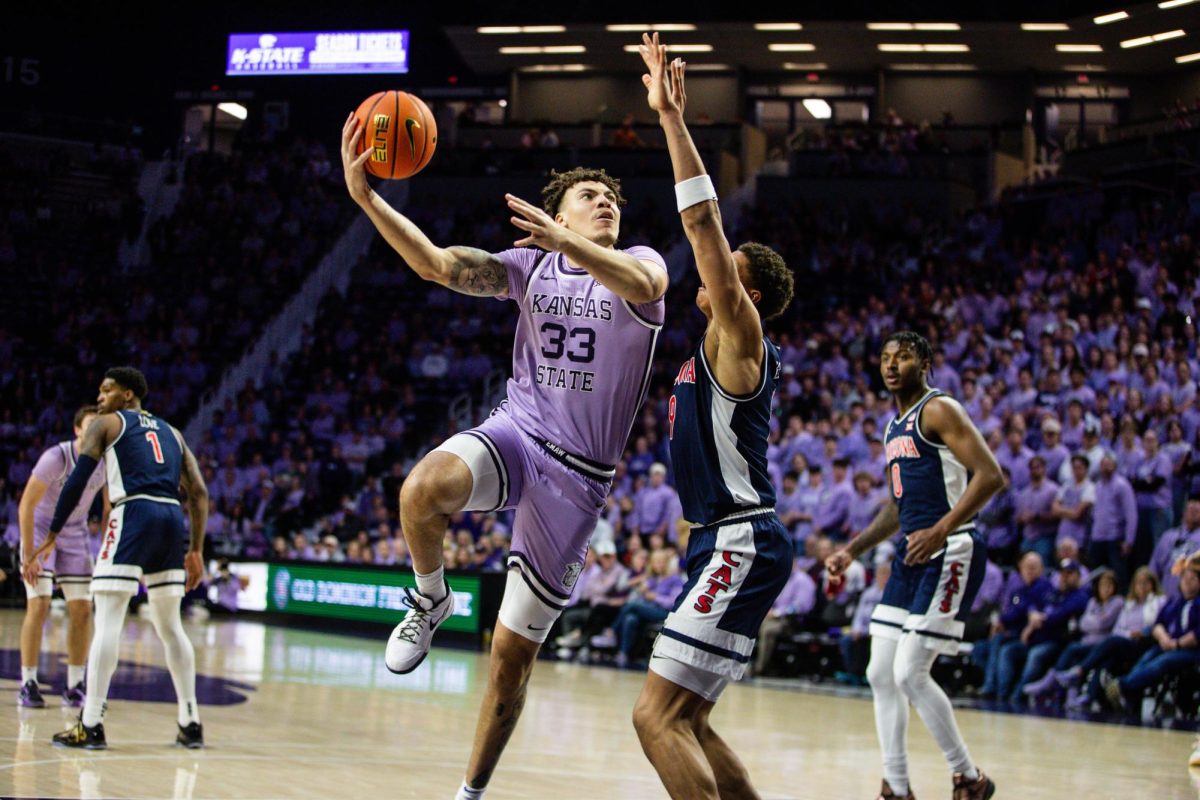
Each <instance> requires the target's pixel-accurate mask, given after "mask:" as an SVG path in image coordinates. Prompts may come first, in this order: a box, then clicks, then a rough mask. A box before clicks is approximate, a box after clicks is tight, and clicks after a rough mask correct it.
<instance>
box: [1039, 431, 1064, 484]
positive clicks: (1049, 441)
mask: <svg viewBox="0 0 1200 800" xmlns="http://www.w3.org/2000/svg"><path fill="white" fill-rule="evenodd" d="M1037 454H1038V455H1039V456H1041V457H1042V458H1044V459H1045V460H1046V474H1047V475H1050V476H1051V477H1052V478H1057V476H1058V474H1059V469H1060V468H1061V467H1062V465H1063V462H1064V461H1066V460H1067V459H1068V458H1070V456H1071V451H1069V450H1068V449H1067V447H1066V445H1064V444H1063V443H1062V425H1060V424H1059V422H1058V420H1056V419H1055V418H1054V417H1046V418H1045V419H1043V420H1042V446H1041V448H1039V449H1038V451H1037ZM1058 482H1059V483H1062V481H1061V480H1059V481H1058Z"/></svg>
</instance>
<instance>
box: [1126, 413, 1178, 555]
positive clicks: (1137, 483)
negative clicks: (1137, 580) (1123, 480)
mask: <svg viewBox="0 0 1200 800" xmlns="http://www.w3.org/2000/svg"><path fill="white" fill-rule="evenodd" d="M1158 444H1159V442H1158V434H1157V433H1156V432H1155V431H1154V429H1153V428H1151V429H1150V430H1148V431H1146V433H1145V434H1143V435H1142V453H1143V456H1142V460H1141V461H1139V462H1138V465H1137V467H1135V468H1134V473H1133V480H1132V483H1133V491H1134V496H1135V497H1136V498H1137V507H1138V530H1137V538H1136V539H1135V541H1134V546H1133V564H1134V566H1139V567H1140V566H1142V565H1143V564H1145V563H1147V562H1148V561H1149V560H1150V554H1151V552H1153V550H1154V547H1155V546H1156V545H1157V544H1158V540H1159V538H1161V537H1162V534H1163V531H1165V530H1166V529H1167V528H1169V527H1171V523H1172V519H1171V478H1172V477H1173V476H1174V475H1175V465H1174V464H1172V463H1171V457H1170V456H1169V455H1167V454H1166V453H1164V452H1163V451H1162V450H1161V449H1160V448H1159V446H1158Z"/></svg>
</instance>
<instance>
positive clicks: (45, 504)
mask: <svg viewBox="0 0 1200 800" xmlns="http://www.w3.org/2000/svg"><path fill="white" fill-rule="evenodd" d="M73 469H75V444H74V442H69V441H68V442H59V443H58V444H56V445H54V446H53V447H51V448H49V449H48V450H46V452H44V453H42V455H41V458H39V459H38V462H37V465H36V466H34V468H33V474H34V475H36V476H37V477H38V479H39V480H40V481H42V483H44V484H46V494H44V495H43V496H42V500H41V502H40V503H38V504H37V506H36V507H35V508H34V509H33V529H34V538H35V539H41V537H43V536H45V535H46V533H47V532H48V531H49V530H50V521H51V520H52V519H53V518H54V507H55V506H56V505H58V496H59V495H60V494H62V489H63V486H65V485H66V483H67V478H68V477H70V475H71V471H72V470H73ZM103 486H104V459H103V458H101V459H100V464H99V466H97V468H96V470H95V471H94V472H93V473H92V476H91V477H90V478H89V479H88V483H87V487H86V488H85V489H84V491H83V497H82V498H80V500H79V505H77V506H76V507H75V510H74V511H72V512H71V516H69V517H67V522H66V524H65V525H63V529H62V531H61V532H60V533H61V534H62V536H70V535H72V534H74V535H79V536H85V537H86V536H87V515H88V511H89V510H90V509H91V507H92V501H94V500H95V499H96V493H97V492H99V491H100V489H101V488H103Z"/></svg>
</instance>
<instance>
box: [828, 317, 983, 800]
mask: <svg viewBox="0 0 1200 800" xmlns="http://www.w3.org/2000/svg"><path fill="white" fill-rule="evenodd" d="M931 361H932V352H931V349H930V346H929V342H927V341H926V340H925V339H924V337H922V336H920V335H918V334H916V333H912V332H910V331H903V332H900V333H893V334H892V335H891V336H889V337H888V338H887V339H885V340H884V343H883V353H882V355H881V358H880V371H881V372H882V374H883V383H884V386H885V387H886V388H887V390H888V391H890V392H891V393H892V395H893V396H894V397H895V398H896V416H895V418H894V419H893V420H892V421H891V422H890V423H888V427H887V433H886V451H887V459H888V467H887V479H888V484H889V486H890V487H891V496H890V498H889V502H888V503H886V504H885V505H884V507H883V508H882V509H881V510H880V511H879V513H878V514H877V515H876V517H875V519H874V520H873V521H872V522H871V524H870V525H868V526H867V528H866V530H864V531H863V532H862V533H861V534H859V535H858V537H857V538H855V539H854V540H853V541H851V542H850V543H849V544H848V545H847V546H846V547H845V548H843V549H842V550H839V551H838V552H837V553H834V554H833V555H832V556H830V557H829V559H828V560H827V561H826V568H827V570H828V572H829V575H830V577H831V578H835V577H837V576H838V575H840V574H841V573H843V572H844V571H845V570H846V568H847V567H848V566H849V565H850V564H851V563H852V562H853V561H854V560H855V559H857V558H859V557H861V556H863V555H865V554H866V553H867V552H869V551H870V550H871V549H872V548H874V547H875V546H876V545H877V544H879V543H881V542H883V541H884V540H885V539H888V538H890V537H891V536H892V535H893V534H895V533H896V532H897V531H899V532H900V533H901V534H902V536H901V538H900V540H899V541H898V543H897V546H896V556H895V559H894V561H893V564H892V575H891V578H889V579H888V582H887V586H885V587H884V591H883V599H882V600H881V601H880V602H879V605H878V606H876V608H875V612H874V613H873V614H872V616H871V661H870V663H869V664H868V666H867V679H868V680H869V681H870V683H871V689H872V692H873V693H874V701H875V727H876V730H877V732H878V734H879V743H880V746H881V748H882V750H883V775H884V778H883V786H882V788H881V790H880V793H879V798H880V799H881V800H887V799H888V798H910V799H911V798H912V797H914V794H913V792H912V789H911V787H910V785H909V779H908V761H907V759H908V756H907V752H906V747H907V745H906V742H907V736H908V704H909V702H912V704H913V706H915V707H916V709H917V713H918V714H920V715H921V719H922V720H923V721H924V722H925V725H926V727H928V728H929V731H930V733H932V734H933V737H934V739H935V740H936V741H937V743H938V746H939V747H941V749H942V753H943V754H944V755H945V757H946V761H947V762H948V763H949V764H950V767H951V771H952V773H953V774H952V779H951V783H952V785H953V793H954V794H953V796H954V798H955V800H986V798H989V797H991V796H992V795H993V794H994V793H995V789H996V787H995V785H994V784H993V783H992V781H991V780H990V779H989V778H988V777H987V776H986V775H984V774H983V772H982V771H980V770H979V769H978V768H977V767H976V766H975V764H974V763H973V762H972V761H971V756H970V754H969V753H968V752H967V746H966V743H965V742H963V739H962V736H961V735H960V734H959V732H958V725H957V724H956V723H955V720H954V711H953V709H952V708H951V707H950V700H949V699H948V698H947V697H946V694H945V692H943V691H942V689H941V687H939V686H938V685H937V683H935V682H934V680H933V678H932V677H931V676H930V670H931V668H932V667H933V662H934V661H935V660H936V659H937V657H938V655H939V654H941V653H949V654H953V653H957V652H958V646H959V644H960V643H961V642H962V636H963V627H964V620H965V619H966V616H967V613H968V612H969V611H970V609H971V604H972V603H973V602H974V599H975V595H976V593H977V592H978V591H979V585H980V583H981V582H982V581H983V574H984V569H985V566H986V563H987V547H986V545H985V543H984V539H983V537H982V536H980V534H979V533H977V532H976V530H975V525H974V520H975V515H976V513H978V511H979V509H980V508H982V507H983V506H984V504H985V503H987V501H988V500H989V499H990V498H991V497H992V495H994V494H995V493H996V492H997V491H999V490H1000V489H1001V488H1002V487H1003V485H1004V478H1003V476H1002V474H1001V472H1000V466H999V464H997V463H996V459H995V457H994V456H993V455H992V452H991V450H989V449H988V447H987V444H986V443H985V442H984V440H983V437H982V436H981V435H980V434H979V431H978V430H977V429H976V428H975V426H974V425H973V424H972V423H971V420H970V419H969V418H968V417H967V413H966V411H965V410H964V409H963V407H962V406H961V405H960V404H959V403H958V402H957V401H956V400H954V399H952V398H950V397H948V396H946V395H944V394H942V393H941V392H940V391H938V390H937V389H933V388H930V386H929V384H928V381H927V375H928V374H929V365H930V363H931Z"/></svg>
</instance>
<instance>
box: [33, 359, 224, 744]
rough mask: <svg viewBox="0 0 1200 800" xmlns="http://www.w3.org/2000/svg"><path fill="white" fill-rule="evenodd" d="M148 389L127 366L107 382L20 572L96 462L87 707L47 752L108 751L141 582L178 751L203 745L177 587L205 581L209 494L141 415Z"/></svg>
mask: <svg viewBox="0 0 1200 800" xmlns="http://www.w3.org/2000/svg"><path fill="white" fill-rule="evenodd" d="M147 390H148V389H147V386H146V379H145V377H144V376H143V375H142V373H141V372H139V371H138V370H136V369H134V368H133V367H115V368H113V369H110V370H108V372H106V373H105V375H104V382H103V383H101V384H100V396H99V399H98V400H99V402H98V406H97V410H98V411H99V416H98V417H97V418H96V420H95V421H94V422H93V423H92V424H91V425H90V426H89V427H88V429H87V431H86V432H85V433H84V438H83V443H82V446H81V447H80V450H79V456H78V458H77V459H76V463H75V469H74V470H72V472H71V475H70V477H68V478H67V482H66V483H65V484H64V486H63V489H62V493H61V494H60V495H59V498H58V504H57V505H56V506H55V509H54V518H53V519H52V520H51V522H50V529H49V532H48V533H47V541H46V544H45V545H43V546H42V547H41V548H39V549H38V550H37V551H35V552H34V553H33V555H32V557H31V559H30V561H28V562H27V563H26V565H25V568H26V570H27V571H28V573H29V574H32V575H34V576H36V574H37V571H38V570H39V569H40V563H41V559H42V556H43V555H44V554H45V553H48V552H49V551H50V550H51V549H52V548H53V547H54V542H55V539H56V537H57V536H58V534H59V532H60V531H62V529H63V526H64V524H65V523H66V521H67V518H68V516H69V515H70V513H71V512H72V511H73V510H74V509H75V507H76V505H77V504H78V502H79V496H80V494H82V492H83V490H84V488H85V487H86V485H87V483H88V479H89V478H90V477H91V475H92V473H93V472H94V471H95V469H96V465H97V463H98V462H99V460H100V458H101V457H102V456H103V458H104V464H105V482H106V485H107V491H108V498H109V501H110V502H111V504H112V512H111V513H110V514H109V519H108V525H107V527H106V528H105V530H104V534H103V539H102V541H101V543H100V554H99V558H98V559H97V562H96V567H95V570H94V572H93V577H92V592H93V593H94V603H95V607H96V616H95V634H94V637H93V640H92V649H91V653H90V655H89V656H88V668H87V698H86V700H85V701H84V704H83V713H81V714H80V717H79V721H78V722H77V723H76V724H75V726H74V727H72V728H71V729H69V730H66V731H63V732H62V733H59V734H55V736H54V743H55V744H56V745H59V746H62V747H80V748H85V749H88V750H101V749H104V748H105V747H106V746H107V742H106V739H105V736H104V725H103V715H104V709H105V705H106V700H107V698H108V687H109V682H110V681H111V680H112V675H113V672H114V671H115V670H116V668H117V650H118V648H119V646H120V639H121V629H122V628H123V627H124V623H125V612H126V610H127V608H128V606H129V598H130V597H132V596H133V594H134V593H136V591H137V588H138V583H139V581H145V583H146V588H147V591H148V593H149V596H150V619H151V620H152V621H153V623H154V629H155V631H156V632H157V633H158V637H159V638H160V639H161V640H162V642H163V646H164V648H165V649H166V656H167V669H168V670H169V671H170V673H171V681H172V683H173V684H174V685H175V693H176V695H177V699H178V701H179V715H178V722H179V730H178V732H177V734H176V739H175V740H176V743H177V744H180V745H183V746H185V747H190V748H195V747H202V746H203V744H204V734H203V729H202V728H201V726H200V717H199V710H198V708H197V705H196V657H195V653H194V651H193V650H192V643H191V642H190V641H189V640H188V638H187V635H186V634H185V633H184V631H183V624H182V620H181V618H180V608H179V606H180V598H182V597H183V595H184V590H185V587H186V589H187V590H188V591H190V590H192V589H194V588H196V586H198V585H199V584H200V581H201V580H202V579H203V578H204V566H203V562H202V557H201V553H202V550H203V547H204V529H205V526H206V524H207V521H208V489H207V487H205V485H204V478H203V477H202V476H201V475H200V468H199V466H198V465H197V464H196V457H195V456H193V455H192V452H191V450H189V449H188V446H187V444H186V443H185V442H184V441H183V437H182V436H181V435H180V433H179V431H177V430H176V429H175V428H173V427H172V426H171V425H170V424H169V423H167V421H166V420H164V419H162V418H160V417H157V416H155V415H154V414H151V413H150V412H148V411H146V410H144V409H143V408H142V399H143V398H145V396H146V393H147ZM181 487H182V488H183V490H184V491H185V494H186V499H185V502H186V503H187V509H188V519H189V527H188V528H186V529H185V526H184V521H183V512H182V510H181V508H180V501H179V492H180V488H181ZM189 531H190V541H189ZM185 552H186V554H185Z"/></svg>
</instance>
